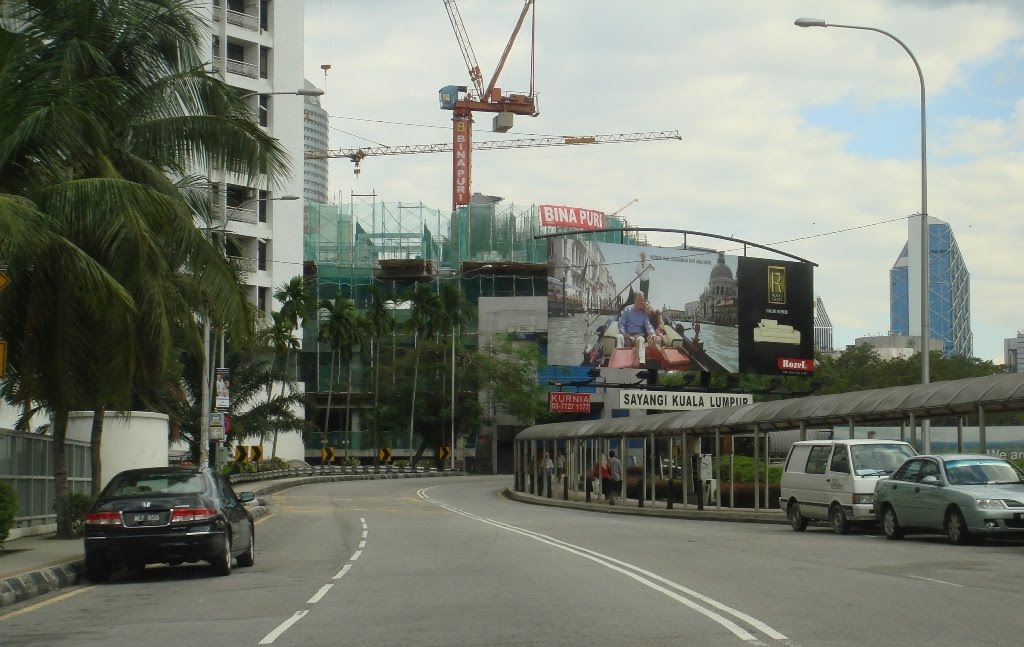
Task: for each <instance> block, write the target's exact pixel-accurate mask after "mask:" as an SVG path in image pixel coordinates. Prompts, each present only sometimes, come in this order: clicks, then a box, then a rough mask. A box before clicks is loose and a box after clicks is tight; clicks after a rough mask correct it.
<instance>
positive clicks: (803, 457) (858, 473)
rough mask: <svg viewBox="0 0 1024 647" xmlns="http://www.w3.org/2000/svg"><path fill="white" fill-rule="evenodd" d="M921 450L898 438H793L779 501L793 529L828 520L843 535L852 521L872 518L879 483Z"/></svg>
mask: <svg viewBox="0 0 1024 647" xmlns="http://www.w3.org/2000/svg"><path fill="white" fill-rule="evenodd" d="M915 454H917V452H916V451H914V448H913V447H912V446H911V445H910V444H908V443H905V442H902V441H899V440H874V439H871V440H869V439H863V438H862V439H856V438H849V439H840V440H801V441H798V442H795V443H793V447H792V448H790V450H789V456H787V457H786V467H785V470H784V471H783V472H782V487H781V491H780V495H779V501H780V503H781V505H782V506H783V509H784V510H786V515H787V517H788V518H789V521H790V523H791V524H792V525H793V530H798V531H800V530H805V529H806V528H807V524H808V522H809V521H811V520H826V519H827V520H828V522H829V523H830V524H831V525H832V530H833V531H834V532H835V533H836V534H839V535H845V534H846V533H847V532H848V531H849V530H850V524H851V523H874V522H876V521H877V520H878V519H877V517H876V515H875V510H874V495H875V483H876V482H877V481H878V479H880V478H885V477H887V476H888V475H889V474H891V473H892V472H893V471H894V470H895V469H896V468H897V467H899V466H900V465H901V464H902V463H903V461H904V460H905V459H906V458H908V457H910V456H913V455H915Z"/></svg>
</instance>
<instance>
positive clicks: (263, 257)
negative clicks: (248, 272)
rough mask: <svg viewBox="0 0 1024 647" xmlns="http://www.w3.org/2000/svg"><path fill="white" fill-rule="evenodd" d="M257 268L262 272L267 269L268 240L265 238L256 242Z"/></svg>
mask: <svg viewBox="0 0 1024 647" xmlns="http://www.w3.org/2000/svg"><path fill="white" fill-rule="evenodd" d="M256 269H258V270H259V271H261V272H266V271H267V241H265V240H261V241H258V242H257V243H256Z"/></svg>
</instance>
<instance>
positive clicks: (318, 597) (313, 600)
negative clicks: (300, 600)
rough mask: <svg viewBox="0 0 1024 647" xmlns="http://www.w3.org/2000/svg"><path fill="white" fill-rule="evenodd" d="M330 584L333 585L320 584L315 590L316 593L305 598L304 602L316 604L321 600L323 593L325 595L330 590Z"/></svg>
mask: <svg viewBox="0 0 1024 647" xmlns="http://www.w3.org/2000/svg"><path fill="white" fill-rule="evenodd" d="M332 586H334V585H333V584H324V585H323V586H321V587H320V590H319V591H317V592H316V595H314V596H313V597H311V598H310V599H308V600H306V604H316V603H317V602H319V601H320V600H322V599H323V597H324V596H325V595H327V592H328V591H330V590H331V587H332Z"/></svg>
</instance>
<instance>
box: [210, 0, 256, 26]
mask: <svg viewBox="0 0 1024 647" xmlns="http://www.w3.org/2000/svg"><path fill="white" fill-rule="evenodd" d="M213 7H214V12H213V19H214V20H216V21H217V22H220V2H217V0H214V2H213ZM228 24H229V25H238V26H239V27H244V28H245V29H251V30H252V31H259V30H260V17H259V16H254V15H252V14H248V13H243V12H241V11H234V10H232V9H228Z"/></svg>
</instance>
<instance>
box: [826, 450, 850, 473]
mask: <svg viewBox="0 0 1024 647" xmlns="http://www.w3.org/2000/svg"><path fill="white" fill-rule="evenodd" d="M828 469H829V471H830V472H842V473H843V474H849V473H850V455H849V454H848V453H847V451H846V445H836V446H835V449H834V450H833V451H832V463H831V464H830V465H829V467H828Z"/></svg>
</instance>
